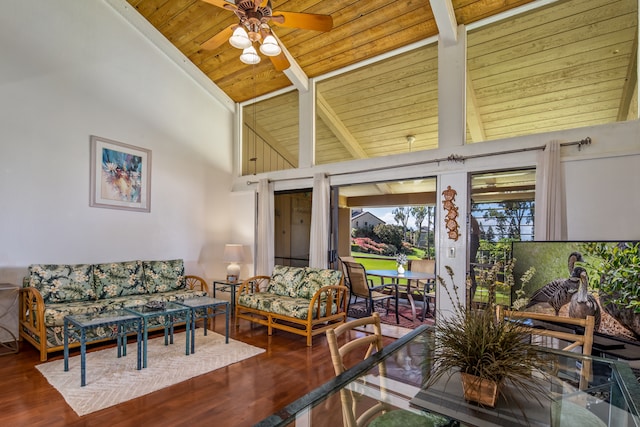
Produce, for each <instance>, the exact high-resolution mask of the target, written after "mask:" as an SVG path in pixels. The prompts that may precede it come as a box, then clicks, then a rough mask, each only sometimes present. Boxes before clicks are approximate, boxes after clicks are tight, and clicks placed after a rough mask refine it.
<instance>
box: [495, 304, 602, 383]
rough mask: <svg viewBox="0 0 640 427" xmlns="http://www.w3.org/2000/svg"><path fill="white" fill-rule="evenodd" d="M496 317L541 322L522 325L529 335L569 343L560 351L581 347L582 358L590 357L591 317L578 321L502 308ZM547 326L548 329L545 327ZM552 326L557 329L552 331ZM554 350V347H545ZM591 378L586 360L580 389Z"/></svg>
mask: <svg viewBox="0 0 640 427" xmlns="http://www.w3.org/2000/svg"><path fill="white" fill-rule="evenodd" d="M496 316H497V318H498V319H511V320H519V321H524V320H532V321H534V320H537V321H538V322H542V324H539V325H531V326H530V325H526V324H524V323H523V327H524V328H526V329H527V331H528V332H530V333H531V335H537V336H540V337H550V338H556V339H558V340H560V341H565V342H567V343H569V344H568V345H567V346H565V347H561V348H560V349H561V350H564V351H571V350H573V349H576V348H578V347H579V346H582V354H583V355H584V356H591V350H592V348H593V332H594V330H595V319H594V317H593V316H587V317H586V318H584V319H578V318H574V317H567V316H555V315H551V314H546V313H533V312H529V311H512V310H505V309H504V308H503V307H502V306H498V307H497V308H496ZM546 325H549V327H550V328H549V327H546ZM554 325H555V327H556V328H557V329H554ZM570 326H578V328H575V329H573V330H571V331H570V332H565V331H563V330H558V329H565V330H568V329H569V327H570ZM545 343H546V341H539V342H538V344H542V345H545ZM545 346H546V347H553V348H556V346H555V345H551V346H547V345H545ZM590 376H591V360H589V359H586V360H585V361H583V363H582V368H581V372H580V388H581V389H582V388H584V387H585V386H586V384H587V379H588V378H589V377H590Z"/></svg>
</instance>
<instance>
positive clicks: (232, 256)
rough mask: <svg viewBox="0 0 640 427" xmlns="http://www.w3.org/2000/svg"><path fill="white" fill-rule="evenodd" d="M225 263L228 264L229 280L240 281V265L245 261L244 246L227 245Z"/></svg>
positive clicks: (225, 247)
mask: <svg viewBox="0 0 640 427" xmlns="http://www.w3.org/2000/svg"><path fill="white" fill-rule="evenodd" d="M223 258H224V262H228V263H229V266H228V267H227V279H228V280H238V278H239V277H240V265H239V264H238V263H240V262H242V261H244V249H243V248H242V245H235V244H227V245H225V246H224V255H223Z"/></svg>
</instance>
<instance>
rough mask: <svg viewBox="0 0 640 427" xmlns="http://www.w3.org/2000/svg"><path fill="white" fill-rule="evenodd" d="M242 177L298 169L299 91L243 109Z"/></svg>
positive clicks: (246, 106)
mask: <svg viewBox="0 0 640 427" xmlns="http://www.w3.org/2000/svg"><path fill="white" fill-rule="evenodd" d="M242 116H243V121H244V123H243V126H242V175H252V174H256V173H261V172H272V171H278V170H284V169H293V168H296V167H298V140H299V132H298V91H292V92H288V93H285V94H283V95H279V96H275V97H273V98H269V99H266V100H264V101H260V102H257V103H255V104H251V105H245V106H244V107H243V108H242Z"/></svg>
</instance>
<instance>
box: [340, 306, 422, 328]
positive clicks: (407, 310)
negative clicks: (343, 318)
mask: <svg viewBox="0 0 640 427" xmlns="http://www.w3.org/2000/svg"><path fill="white" fill-rule="evenodd" d="M419 304H421V303H417V305H418V307H416V309H417V310H418V311H420V310H421V309H422V307H421V306H419ZM375 310H376V312H378V313H379V314H380V322H381V323H383V324H387V325H391V326H400V327H403V328H408V329H415V328H417V327H418V326H420V325H423V324H425V325H433V324H434V319H433V317H430V316H429V315H427V318H426V319H425V321H424V322H423V321H421V320H420V319H414V320H411V318H412V314H411V306H409V305H408V304H399V306H398V312H399V314H400V316H399V317H400V323H396V314H395V312H394V311H393V308H391V309H390V310H389V314H388V315H387V310H386V309H385V308H383V307H380V306H376V307H375ZM347 316H348V317H351V318H353V319H359V318H361V317H366V316H367V310H366V306H365V303H364V302H357V303H355V304H351V305H350V306H349V312H348V313H347Z"/></svg>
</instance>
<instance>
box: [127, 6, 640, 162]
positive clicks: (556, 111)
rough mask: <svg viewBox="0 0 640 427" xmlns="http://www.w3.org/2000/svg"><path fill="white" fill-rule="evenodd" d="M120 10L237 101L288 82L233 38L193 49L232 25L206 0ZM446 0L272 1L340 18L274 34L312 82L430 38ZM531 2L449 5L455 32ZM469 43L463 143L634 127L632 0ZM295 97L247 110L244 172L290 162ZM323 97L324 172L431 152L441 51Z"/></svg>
mask: <svg viewBox="0 0 640 427" xmlns="http://www.w3.org/2000/svg"><path fill="white" fill-rule="evenodd" d="M127 1H128V2H129V3H130V4H131V6H133V7H135V8H136V10H138V12H140V14H141V15H143V16H144V17H145V18H146V19H147V20H148V21H149V22H150V23H151V24H152V25H153V26H154V27H155V28H157V29H158V30H159V31H160V32H161V33H162V34H163V35H164V36H165V37H166V38H167V39H168V40H169V41H171V43H173V44H174V45H175V46H176V47H177V48H178V49H179V50H180V51H182V53H184V55H186V56H187V58H189V59H190V60H191V61H192V62H193V63H194V64H195V65H196V66H197V67H198V68H199V69H200V70H202V71H203V72H204V73H205V74H206V75H207V76H208V77H209V78H210V79H211V80H212V81H213V82H215V83H216V85H218V86H219V87H220V88H221V89H222V90H223V91H224V92H225V93H227V95H229V97H230V98H231V99H233V100H234V101H236V102H243V101H246V100H249V99H252V98H255V97H259V96H261V95H264V94H268V93H271V92H273V91H277V90H280V89H283V88H287V87H290V86H291V85H292V83H291V80H289V78H288V77H287V76H286V75H285V74H284V73H282V72H278V71H276V70H275V68H274V67H273V65H272V64H271V62H270V61H268V60H266V59H265V58H264V57H263V60H262V61H261V62H260V63H259V64H257V65H245V64H243V63H242V62H240V60H239V54H240V51H239V50H238V49H235V48H233V47H232V46H230V45H229V44H228V43H224V44H223V46H221V47H220V48H218V49H216V50H213V51H206V50H203V49H202V48H201V44H202V43H203V42H205V41H207V40H208V39H210V38H211V37H212V36H214V35H215V34H217V33H218V32H219V31H221V30H223V29H224V28H226V27H228V26H229V25H231V24H234V23H236V22H237V18H236V16H235V15H234V14H233V13H232V12H230V11H228V10H224V9H221V8H219V7H216V6H213V5H211V4H208V3H206V2H204V1H201V0H127ZM440 1H442V3H443V4H444V0H432V1H431V2H429V1H427V0H405V1H398V0H366V1H365V0H363V1H357V0H272V7H273V10H274V15H275V14H277V12H278V10H280V11H291V12H304V13H318V14H326V15H331V16H332V18H333V22H334V27H333V29H332V30H331V31H329V32H327V33H321V32H317V31H311V30H299V29H291V28H286V27H282V26H273V28H274V32H275V33H276V35H277V36H278V37H279V39H280V41H281V43H282V45H283V46H285V47H286V49H287V50H288V52H289V53H290V54H291V56H292V57H293V59H294V61H295V63H297V64H298V65H299V66H300V68H301V70H302V71H303V72H304V74H305V75H306V76H307V77H318V76H324V75H326V74H328V73H332V72H334V71H336V70H340V69H342V68H344V67H347V66H351V65H353V64H357V63H359V62H361V61H364V60H367V59H369V58H374V57H377V56H379V55H381V54H384V53H387V52H390V51H393V50H395V49H399V48H402V47H403V46H407V45H410V44H412V43H415V42H420V41H423V40H425V39H427V38H429V37H432V36H435V35H437V34H438V26H437V23H436V20H435V18H434V13H433V12H432V9H431V6H430V4H431V3H434V4H435V2H440ZM531 2H532V0H452V5H453V10H454V14H455V19H456V23H457V24H465V25H467V26H468V25H469V24H473V23H474V22H477V21H480V20H483V19H485V18H488V17H492V16H494V15H496V14H499V13H502V12H505V11H508V10H511V9H513V8H516V7H519V6H523V5H527V4H529V3H531ZM535 3H538V2H533V4H534V5H535ZM438 16H439V17H440V16H441V15H438ZM438 23H439V24H440V25H441V26H442V21H441V20H439V22H438ZM467 39H468V41H467V58H468V59H467V70H468V81H467V143H474V142H481V141H486V140H494V139H500V138H508V137H514V136H519V135H526V134H534V133H541V132H545V131H554V130H560V129H568V128H577V127H581V126H589V125H596V124H603V123H612V122H615V121H622V120H628V119H635V118H637V114H638V112H637V108H636V105H637V78H636V74H637V71H636V67H637V65H636V56H637V0H559V1H557V2H551V3H550V4H548V5H543V6H542V7H539V8H533V10H531V11H529V12H525V13H523V14H521V15H516V16H513V17H510V18H508V19H506V20H503V21H498V22H495V23H493V24H489V25H486V26H479V27H478V28H475V29H473V30H471V31H469V33H468V36H467ZM296 93H297V92H291V93H289V94H285V95H282V96H278V97H276V98H272V99H267V100H266V101H262V102H261V103H259V104H258V105H260V107H258V108H255V107H254V108H253V109H251V108H245V126H247V127H246V129H247V130H249V129H254V130H255V131H256V133H257V134H259V136H258V137H254V138H253V139H254V142H253V146H251V147H250V146H249V145H248V142H247V140H246V139H245V150H248V152H245V153H244V154H245V155H244V157H245V159H244V164H243V172H244V173H259V172H263V171H268V170H278V169H284V168H290V167H296V166H297V154H298V147H297V143H298V138H299V136H298V126H297V123H298V120H297V114H298V112H297V102H294V101H295V98H296ZM317 95H318V101H317V115H318V120H317V121H316V122H317V124H316V128H317V130H316V163H318V164H323V163H331V162H337V161H344V160H349V159H356V158H367V157H376V156H385V155H390V154H396V153H403V152H408V151H412V150H413V151H416V150H425V149H430V148H435V147H437V144H438V141H437V136H438V130H437V125H438V95H437V46H436V44H435V43H433V44H429V45H426V46H421V47H419V48H418V49H416V50H412V51H409V52H407V53H403V54H400V55H397V56H392V57H390V58H387V59H385V60H382V61H380V62H376V63H373V64H369V65H367V66H365V67H362V68H356V69H354V70H353V71H350V72H348V73H345V74H341V75H337V76H335V77H331V78H329V79H322V78H320V79H319V81H318V91H317ZM408 135H412V136H414V137H415V138H414V140H413V141H412V143H411V144H409V143H408V142H409V140H408V139H407V136H408ZM585 136H588V135H585ZM258 139H259V140H260V141H261V143H262V145H263V146H262V147H258V146H257V144H258V143H257V142H256V141H258ZM265 147H271V148H269V150H271V151H270V152H268V151H267V148H265ZM274 147H275V148H274ZM251 150H253V151H251ZM256 159H257V160H256ZM270 159H271V160H270Z"/></svg>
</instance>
